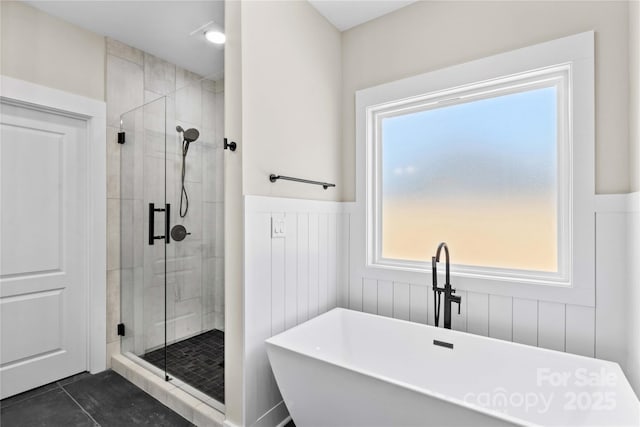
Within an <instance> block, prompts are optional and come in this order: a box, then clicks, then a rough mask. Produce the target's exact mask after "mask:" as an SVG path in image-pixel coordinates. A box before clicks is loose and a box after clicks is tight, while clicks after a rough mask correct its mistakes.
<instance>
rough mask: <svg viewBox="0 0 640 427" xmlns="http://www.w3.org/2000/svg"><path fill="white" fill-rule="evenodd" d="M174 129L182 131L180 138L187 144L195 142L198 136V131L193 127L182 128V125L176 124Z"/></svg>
mask: <svg viewBox="0 0 640 427" xmlns="http://www.w3.org/2000/svg"><path fill="white" fill-rule="evenodd" d="M176 131H178V132H180V133H182V139H184V141H185V142H186V143H187V144H190V143H192V142H195V141H196V140H197V139H198V138H199V137H200V132H198V129H195V128H189V129H187V130H184V129H183V128H182V126H180V125H178V126H176Z"/></svg>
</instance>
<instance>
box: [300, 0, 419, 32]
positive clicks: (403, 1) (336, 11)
mask: <svg viewBox="0 0 640 427" xmlns="http://www.w3.org/2000/svg"><path fill="white" fill-rule="evenodd" d="M415 1H416V0H309V3H311V5H312V6H313V7H315V8H316V9H317V10H318V12H320V13H321V14H322V16H324V17H325V18H327V20H328V21H329V22H331V23H332V24H333V25H334V26H335V27H336V28H337V29H338V30H340V31H345V30H348V29H349V28H352V27H355V26H356V25H360V24H363V23H365V22H367V21H371V20H372V19H375V18H378V17H380V16H382V15H386V14H387V13H390V12H393V11H394V10H397V9H400V8H402V7H405V6H407V5H409V4H411V3H414V2H415Z"/></svg>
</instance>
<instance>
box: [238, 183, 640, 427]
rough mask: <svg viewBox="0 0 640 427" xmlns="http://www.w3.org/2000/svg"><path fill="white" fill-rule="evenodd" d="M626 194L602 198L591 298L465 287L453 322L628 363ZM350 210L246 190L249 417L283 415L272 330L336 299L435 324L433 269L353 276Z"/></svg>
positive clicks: (253, 420) (261, 421) (271, 420)
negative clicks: (279, 227)
mask: <svg viewBox="0 0 640 427" xmlns="http://www.w3.org/2000/svg"><path fill="white" fill-rule="evenodd" d="M628 199H630V196H629V195H611V196H597V197H596V204H595V206H596V213H595V215H596V230H595V233H596V253H595V254H594V264H593V265H594V268H595V269H596V298H595V300H596V305H595V307H588V306H581V305H574V304H565V303H557V302H549V301H544V300H538V299H534V298H531V299H528V298H517V297H511V296H505V295H496V294H487V293H481V292H472V291H469V290H467V291H460V292H459V293H458V294H459V295H461V296H462V305H461V309H460V315H457V311H455V312H454V314H453V322H452V323H453V328H454V329H456V330H461V331H466V332H469V333H474V334H478V335H484V336H489V337H493V338H499V339H504V340H508V341H514V342H519V343H523V344H528V345H533V346H539V347H544V348H550V349H554V350H560V351H567V352H570V353H575V354H580V355H584V356H589V357H598V358H601V359H607V360H613V361H616V362H618V363H620V365H621V366H622V367H623V369H626V366H627V364H628V363H629V360H630V356H631V355H632V354H633V355H635V353H634V352H635V351H637V350H636V348H635V347H634V349H633V350H631V349H630V347H629V343H628V340H629V336H630V335H629V334H630V331H631V330H630V329H629V328H628V319H629V317H628V311H629V307H630V304H629V303H628V301H627V296H628V294H629V289H630V286H633V285H632V284H629V278H628V271H629V270H630V267H629V266H628V264H629V263H630V261H631V257H630V256H629V254H628V253H627V251H628V249H627V248H628V247H629V246H630V245H629V243H628V237H627V233H628V228H629V225H628V224H630V223H631V222H632V221H631V218H632V217H631V215H633V214H634V213H632V211H631V210H629V206H630V205H631V204H630V203H629V202H628V201H627V200H628ZM351 212H353V204H351V203H338V202H322V201H309V200H296V199H281V198H270V197H258V196H246V197H245V261H244V262H245V293H244V295H245V336H244V342H245V363H244V366H245V376H244V381H245V385H244V386H245V390H246V397H245V398H246V401H245V406H244V407H245V418H244V419H245V421H246V425H247V426H252V425H256V426H270V425H276V424H278V423H279V422H280V421H282V420H283V419H284V417H286V415H287V411H286V408H285V407H284V405H283V404H282V397H281V396H280V393H279V391H278V388H277V385H276V383H275V380H274V378H273V374H272V372H271V368H270V365H269V362H268V359H267V356H266V350H265V347H264V340H265V339H266V338H268V337H270V336H272V335H275V334H277V333H279V332H282V331H284V330H286V329H288V328H290V327H293V326H295V325H297V324H299V323H301V322H304V321H305V320H308V319H309V318H312V317H314V316H316V315H318V314H320V313H323V312H325V311H327V310H329V309H331V308H333V307H336V306H338V307H346V308H351V309H353V310H360V311H365V312H370V313H377V314H380V315H384V316H389V317H395V318H399V319H405V320H411V321H414V322H419V323H426V324H433V292H432V291H431V276H430V274H425V275H424V280H420V281H417V282H416V283H408V282H403V281H394V280H390V279H389V277H388V274H387V275H386V276H385V277H370V276H369V277H357V274H356V271H355V270H356V269H355V268H354V267H353V266H352V265H350V261H349V258H350V250H352V249H353V248H350V246H349V244H350V241H349V240H350V239H349V233H350V231H351V229H352V227H351V224H352V221H354V220H356V219H355V218H354V217H353V216H352V214H351ZM635 214H636V215H637V212H636V213H635ZM272 217H276V218H283V219H284V221H285V237H284V238H271V218H272ZM636 246H637V245H636ZM349 278H350V279H349ZM453 283H454V287H455V280H454V281H453ZM635 286H638V283H636V284H635ZM637 293H638V292H636V295H637ZM454 308H455V306H454ZM442 311H443V310H442ZM442 315H443V313H441V316H442ZM440 322H441V325H442V317H441V320H440ZM636 347H638V344H637V343H636ZM630 379H631V378H630Z"/></svg>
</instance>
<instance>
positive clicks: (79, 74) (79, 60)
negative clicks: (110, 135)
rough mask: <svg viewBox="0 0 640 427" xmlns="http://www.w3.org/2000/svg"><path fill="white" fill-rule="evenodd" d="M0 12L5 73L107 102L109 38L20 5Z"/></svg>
mask: <svg viewBox="0 0 640 427" xmlns="http://www.w3.org/2000/svg"><path fill="white" fill-rule="evenodd" d="M0 9H1V12H0V15H1V20H0V22H1V23H0V27H1V35H0V40H1V45H2V54H1V60H0V74H3V75H6V76H9V77H13V78H16V79H20V80H26V81H29V82H32V83H37V84H40V85H43V86H47V87H50V88H54V89H60V90H63V91H66V92H71V93H74V94H77V95H82V96H86V97H88V98H93V99H98V100H101V101H102V100H104V95H105V93H104V85H105V84H104V82H105V80H104V79H105V42H104V37H102V36H100V35H98V34H95V33H92V32H90V31H87V30H84V29H82V28H80V27H77V26H75V25H73V24H69V23H67V22H65V21H63V20H61V19H58V18H56V17H53V16H51V15H47V14H46V13H44V12H41V11H39V10H38V9H35V8H33V7H31V6H29V5H28V4H26V3H24V2H21V1H1V2H0Z"/></svg>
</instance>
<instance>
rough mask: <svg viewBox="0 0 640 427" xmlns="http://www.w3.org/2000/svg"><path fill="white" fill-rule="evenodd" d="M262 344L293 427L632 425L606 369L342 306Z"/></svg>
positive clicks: (633, 402)
mask: <svg viewBox="0 0 640 427" xmlns="http://www.w3.org/2000/svg"><path fill="white" fill-rule="evenodd" d="M434 340H438V341H443V342H445V343H448V344H452V345H453V348H447V347H442V346H439V345H435V344H434ZM266 343H267V352H268V355H269V360H270V362H271V366H272V368H273V372H274V374H275V378H276V381H277V383H278V386H279V388H280V391H281V392H282V396H283V398H284V401H285V403H286V405H287V408H288V409H289V412H290V413H291V416H292V418H293V420H294V421H295V423H296V426H297V427H329V426H349V427H355V426H362V427H373V426H384V427H391V426H392V427H399V426H427V425H433V426H481V425H487V426H499V425H514V424H515V425H545V426H547V425H557V426H586V425H600V426H628V425H636V426H637V425H640V403H639V402H638V399H637V398H636V396H635V395H634V393H633V391H632V389H631V387H630V386H629V383H628V382H627V380H626V378H625V377H624V374H623V373H622V371H621V369H620V367H619V366H618V365H617V364H616V363H613V362H607V361H603V360H598V359H592V358H587V357H582V356H575V355H571V354H567V353H562V352H557V351H552V350H545V349H540V348H536V347H530V346H526V345H520V344H515V343H510V342H506V341H500V340H495V339H491V338H485V337H480V336H476V335H471V334H466V333H462V332H456V331H450V330H446V329H442V328H434V327H432V326H427V325H420V324H416V323H411V322H406V321H402V320H397V319H390V318H387V317H381V316H375V315H371V314H365V313H360V312H356V311H351V310H345V309H334V310H332V311H330V312H328V313H325V314H323V315H321V316H318V317H316V318H314V319H312V320H310V321H308V322H306V323H303V324H301V325H299V326H297V327H295V328H292V329H290V330H288V331H286V332H283V333H281V334H279V335H276V336H274V337H272V338H270V339H268V340H267V341H266Z"/></svg>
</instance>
